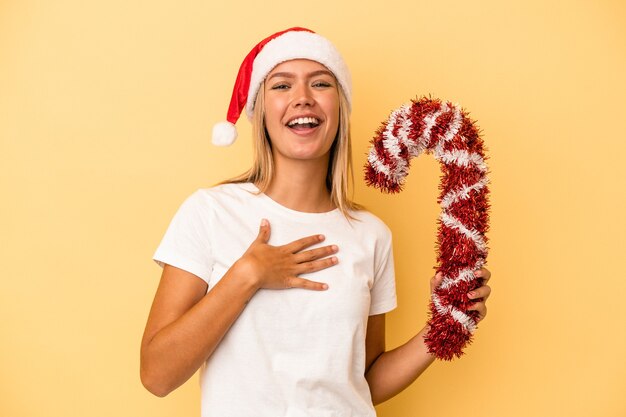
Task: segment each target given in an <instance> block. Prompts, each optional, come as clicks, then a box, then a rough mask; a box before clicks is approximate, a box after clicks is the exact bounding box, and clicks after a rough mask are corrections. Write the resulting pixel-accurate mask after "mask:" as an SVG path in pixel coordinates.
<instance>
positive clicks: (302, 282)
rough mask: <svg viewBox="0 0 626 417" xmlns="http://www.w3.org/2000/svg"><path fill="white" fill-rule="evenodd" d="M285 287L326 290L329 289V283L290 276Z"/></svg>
mask: <svg viewBox="0 0 626 417" xmlns="http://www.w3.org/2000/svg"><path fill="white" fill-rule="evenodd" d="M285 288H302V289H305V290H313V291H324V290H327V289H328V285H327V284H324V283H323V282H315V281H310V280H308V279H304V278H300V277H291V278H288V279H287V281H286V283H285Z"/></svg>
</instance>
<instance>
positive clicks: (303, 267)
mask: <svg viewBox="0 0 626 417" xmlns="http://www.w3.org/2000/svg"><path fill="white" fill-rule="evenodd" d="M338 262H339V260H338V259H337V257H336V256H331V257H330V258H324V259H318V260H317V261H311V262H303V263H301V264H298V265H296V267H295V268H293V271H294V275H300V274H310V273H311V272H317V271H321V270H322V269H326V268H330V267H331V266H333V265H336V264H337V263H338Z"/></svg>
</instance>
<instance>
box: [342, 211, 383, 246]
mask: <svg viewBox="0 0 626 417" xmlns="http://www.w3.org/2000/svg"><path fill="white" fill-rule="evenodd" d="M350 215H351V216H352V217H354V220H351V223H352V225H353V227H354V228H356V229H363V230H366V231H368V232H369V233H372V234H375V235H376V237H377V238H379V239H382V240H391V229H390V228H389V226H387V224H386V223H385V222H384V221H383V220H382V219H380V218H379V217H378V216H376V215H375V214H373V213H371V212H369V211H367V210H352V211H350Z"/></svg>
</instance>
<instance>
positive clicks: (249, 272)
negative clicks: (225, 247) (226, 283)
mask: <svg viewBox="0 0 626 417" xmlns="http://www.w3.org/2000/svg"><path fill="white" fill-rule="evenodd" d="M229 273H231V275H232V277H233V279H234V280H235V281H236V282H237V283H238V284H239V285H240V286H241V287H242V288H243V289H244V290H246V291H247V292H250V293H251V295H252V294H254V293H256V292H257V291H258V290H259V289H260V288H261V282H260V280H259V279H258V278H257V274H255V273H254V268H252V266H251V265H250V263H249V262H247V260H246V259H244V258H239V259H238V260H237V261H235V263H234V264H233V266H232V267H231V268H230V270H229Z"/></svg>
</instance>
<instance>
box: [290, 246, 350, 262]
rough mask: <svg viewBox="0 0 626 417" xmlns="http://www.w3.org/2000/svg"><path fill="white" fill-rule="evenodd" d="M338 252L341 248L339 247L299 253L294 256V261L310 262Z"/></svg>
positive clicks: (327, 247) (325, 247)
mask: <svg viewBox="0 0 626 417" xmlns="http://www.w3.org/2000/svg"><path fill="white" fill-rule="evenodd" d="M338 250H339V248H338V247H337V245H329V246H324V247H321V248H316V249H311V250H307V251H302V252H299V253H297V254H296V255H295V256H294V259H295V261H296V262H297V263H303V262H310V261H314V260H316V259H320V258H323V257H325V256H328V255H332V254H333V253H337V251H338Z"/></svg>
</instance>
